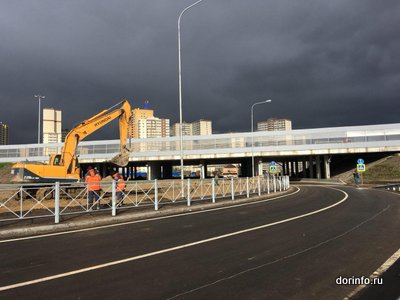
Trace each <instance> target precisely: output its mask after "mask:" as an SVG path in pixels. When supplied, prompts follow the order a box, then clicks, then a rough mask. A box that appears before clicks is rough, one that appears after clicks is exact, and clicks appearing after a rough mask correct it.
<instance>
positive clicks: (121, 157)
mask: <svg viewBox="0 0 400 300" xmlns="http://www.w3.org/2000/svg"><path fill="white" fill-rule="evenodd" d="M129 153H130V151H129V150H128V149H126V148H125V149H123V150H121V152H120V153H119V154H118V155H116V156H114V157H113V158H112V159H111V160H110V162H111V163H112V164H114V165H117V166H120V167H125V166H126V165H127V164H128V162H129Z"/></svg>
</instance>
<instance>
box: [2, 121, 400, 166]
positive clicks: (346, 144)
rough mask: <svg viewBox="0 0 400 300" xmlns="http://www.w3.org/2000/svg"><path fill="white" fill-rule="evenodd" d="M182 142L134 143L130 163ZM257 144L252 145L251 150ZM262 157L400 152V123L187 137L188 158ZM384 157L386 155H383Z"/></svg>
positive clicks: (46, 150) (87, 156) (13, 157)
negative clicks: (364, 150)
mask: <svg viewBox="0 0 400 300" xmlns="http://www.w3.org/2000/svg"><path fill="white" fill-rule="evenodd" d="M179 143H180V141H179V137H168V138H148V139H135V140H132V147H131V148H132V150H133V151H132V154H131V159H136V160H140V159H144V158H146V157H175V156H179V153H180V149H179ZM252 143H253V144H252ZM252 145H253V151H254V152H263V151H280V152H282V151H293V150H295V151H299V150H310V151H311V150H321V149H344V148H346V149H358V148H365V147H374V148H379V147H392V148H393V147H397V148H398V149H400V123H396V124H384V125H369V126H351V127H334V128H319V129H304V130H291V131H263V132H254V133H232V134H215V135H209V136H185V137H184V144H183V150H184V153H185V155H187V156H192V157H196V156H201V155H211V154H220V155H224V154H230V153H246V155H251V151H252ZM62 146H63V144H26V145H7V146H0V162H15V161H23V160H30V161H47V160H48V156H49V155H50V154H52V153H60V152H61V148H62ZM118 151H119V140H107V141H90V142H81V143H80V144H79V147H78V149H77V154H78V155H79V157H80V160H81V161H96V160H97V161H98V160H102V159H108V158H111V157H113V156H114V155H115V154H116V153H118ZM382 151H386V150H382Z"/></svg>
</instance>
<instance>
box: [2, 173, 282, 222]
mask: <svg viewBox="0 0 400 300" xmlns="http://www.w3.org/2000/svg"><path fill="white" fill-rule="evenodd" d="M100 185H101V190H100V191H92V192H90V191H88V186H87V185H86V184H85V183H70V184H63V183H59V182H56V183H52V184H34V185H33V184H29V185H28V184H27V185H15V184H2V185H0V222H4V221H12V220H22V219H29V218H43V217H47V218H48V217H54V222H55V223H59V222H60V217H61V216H67V215H72V214H85V213H90V212H94V211H106V210H108V211H111V215H112V216H116V214H117V211H118V210H125V209H131V208H140V207H154V210H158V209H159V207H160V206H162V205H170V204H174V203H185V204H186V205H188V206H190V205H192V203H194V202H200V201H211V202H212V203H215V202H216V201H217V199H221V198H230V199H232V200H235V198H237V197H241V196H242V197H247V198H249V197H250V195H254V194H257V195H258V196H261V195H262V194H269V193H275V192H278V191H284V190H287V189H289V186H290V183H289V176H269V177H261V176H259V177H252V178H248V177H247V178H218V179H217V178H212V179H185V180H184V181H183V183H182V181H181V180H150V181H126V182H125V189H124V190H123V191H120V190H119V189H118V186H117V184H116V182H115V181H108V182H101V183H100ZM89 194H94V196H95V198H94V199H92V200H93V201H90V199H89Z"/></svg>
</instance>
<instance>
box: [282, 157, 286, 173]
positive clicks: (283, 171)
mask: <svg viewBox="0 0 400 300" xmlns="http://www.w3.org/2000/svg"><path fill="white" fill-rule="evenodd" d="M286 171H287V168H286V161H285V160H284V161H282V173H283V175H286Z"/></svg>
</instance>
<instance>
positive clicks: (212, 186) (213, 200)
mask: <svg viewBox="0 0 400 300" xmlns="http://www.w3.org/2000/svg"><path fill="white" fill-rule="evenodd" d="M211 192H212V202H213V203H215V178H213V179H212V180H211Z"/></svg>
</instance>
